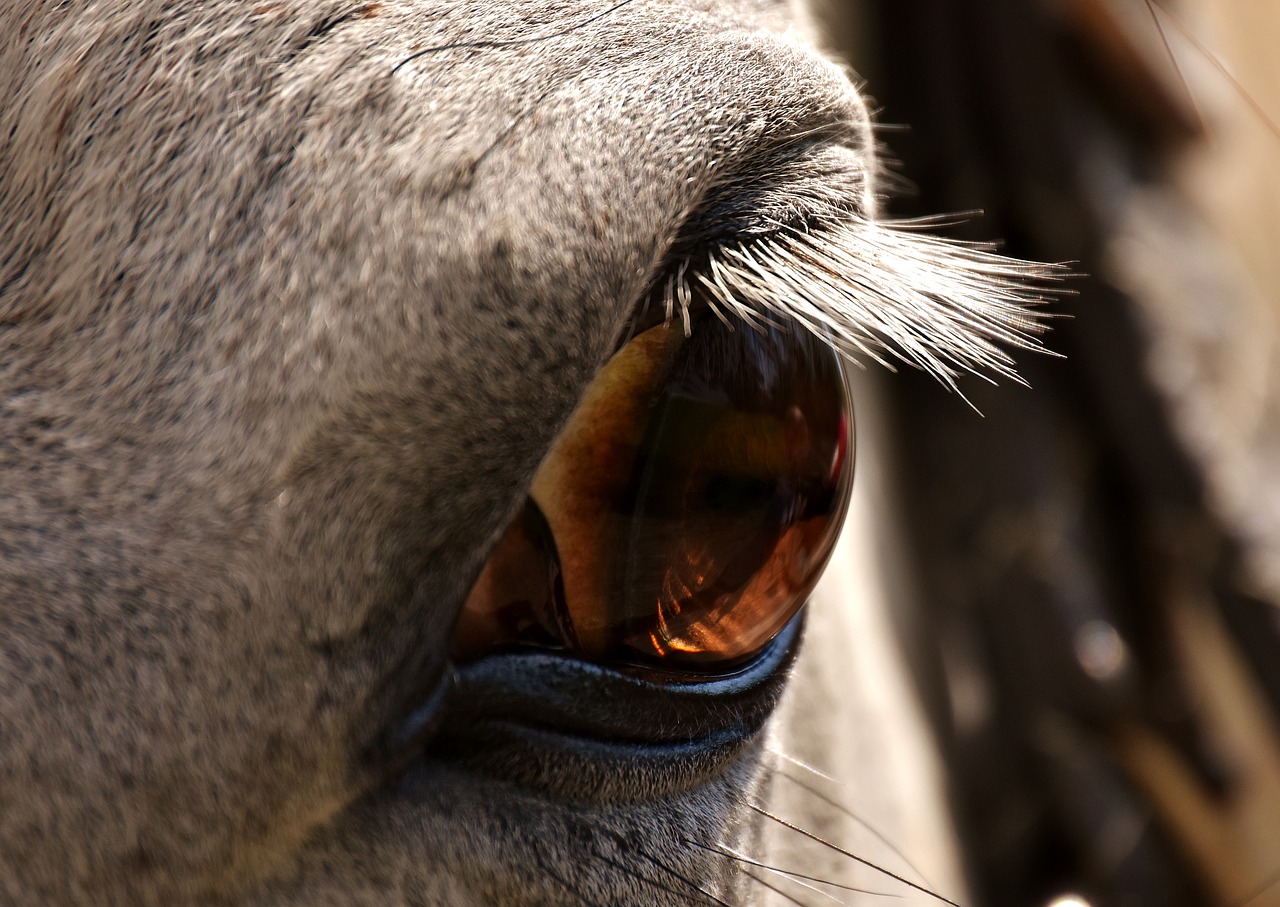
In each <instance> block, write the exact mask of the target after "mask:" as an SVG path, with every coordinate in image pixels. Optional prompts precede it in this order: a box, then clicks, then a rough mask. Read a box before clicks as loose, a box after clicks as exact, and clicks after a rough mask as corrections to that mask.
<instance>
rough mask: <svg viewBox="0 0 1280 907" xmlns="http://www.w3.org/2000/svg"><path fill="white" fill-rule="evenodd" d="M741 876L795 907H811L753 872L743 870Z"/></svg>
mask: <svg viewBox="0 0 1280 907" xmlns="http://www.w3.org/2000/svg"><path fill="white" fill-rule="evenodd" d="M742 874H743V875H744V876H746V877H747V878H748V879H750V880H751V881H753V882H755V883H756V884H757V885H760V886H761V887H763V888H768V889H769V890H770V891H772V892H773V893H775V894H778V895H781V896H782V897H784V898H786V899H787V900H788V901H790V902H791V903H793V904H795V905H796V907H812V905H810V904H806V903H805V902H804V901H802V900H800V899H799V898H797V897H796V896H795V895H793V894H791V893H789V892H786V891H783V890H782V889H781V888H779V887H778V886H777V885H774V884H773V883H772V882H768V881H766V880H765V879H762V878H760V877H759V876H758V875H756V874H755V873H754V872H751V871H749V870H746V869H744V870H743V871H742ZM821 893H822V892H819V894H821ZM827 897H831V896H830V895H827ZM833 900H835V899H834V898H833ZM837 903H841V904H843V903H844V902H843V901H837Z"/></svg>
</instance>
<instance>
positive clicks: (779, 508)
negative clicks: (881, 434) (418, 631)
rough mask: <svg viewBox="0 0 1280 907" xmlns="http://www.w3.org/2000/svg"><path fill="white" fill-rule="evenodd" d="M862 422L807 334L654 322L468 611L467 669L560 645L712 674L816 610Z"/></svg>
mask: <svg viewBox="0 0 1280 907" xmlns="http://www.w3.org/2000/svg"><path fill="white" fill-rule="evenodd" d="M852 477H853V418H852V411H851V408H850V405H849V402H848V396H847V393H846V389H845V382H844V373H843V371H842V369H841V366H840V362H839V359H838V357H837V356H836V354H835V353H834V352H832V350H831V349H830V348H829V347H828V346H827V345H826V344H824V343H822V342H820V341H819V340H817V339H815V338H813V337H812V336H811V335H810V334H809V333H808V332H806V331H803V330H800V329H799V328H783V327H773V326H766V327H764V328H762V329H760V330H756V329H753V328H750V327H746V326H744V327H742V328H741V329H738V330H730V329H729V328H728V327H727V326H725V325H724V324H722V323H721V322H720V321H718V320H716V319H713V318H711V317H709V316H704V317H702V318H699V319H696V320H695V322H694V325H693V329H692V331H691V333H690V335H689V336H688V337H686V336H685V334H684V332H683V331H682V330H681V329H680V328H679V327H675V326H671V325H659V326H657V327H654V328H650V329H649V330H647V331H645V332H644V333H641V334H639V335H637V336H636V337H634V338H633V339H632V340H631V341H630V342H629V343H627V344H626V346H624V347H623V348H622V349H621V350H619V351H618V353H617V354H615V355H614V357H613V358H612V359H611V360H610V361H609V362H608V363H606V365H605V366H604V368H603V369H602V370H601V372H600V374H599V375H598V376H597V377H596V379H595V381H594V382H593V383H592V384H591V386H590V387H589V388H588V389H587V392H586V394H585V395H584V397H583V399H582V401H581V402H580V403H579V405H578V408H577V409H576V410H575V411H574V414H573V416H572V417H571V418H570V421H569V424H568V425H567V426H566V428H565V430H564V432H563V433H562V434H561V435H560V437H559V438H558V439H557V440H556V443H555V445H554V447H553V448H552V450H551V452H550V454H549V455H548V456H547V458H546V460H544V461H543V463H542V465H541V467H539V470H538V473H537V475H536V476H535V477H534V481H533V486H532V489H531V491H530V494H529V498H528V500H527V501H526V503H525V505H524V507H523V509H522V511H521V512H520V514H519V515H518V516H517V518H516V519H515V520H514V521H513V523H512V525H511V526H510V527H509V528H508V530H507V531H506V533H505V534H504V536H503V537H502V539H501V540H500V541H499V543H498V545H497V547H496V548H495V550H494V552H493V554H492V555H491V556H490V558H489V561H488V563H487V564H486V565H485V567H484V569H483V570H482V572H481V574H480V577H479V578H478V579H477V581H476V584H475V586H474V587H473V588H472V591H471V593H470V595H469V597H468V599H467V602H466V604H465V606H464V607H463V610H462V613H461V615H460V617H459V621H458V625H457V629H456V631H455V636H454V657H455V658H456V659H457V660H459V661H467V660H471V659H474V658H477V657H479V656H480V655H483V654H485V653H487V652H490V651H493V650H495V649H502V648H510V647H514V646H522V645H523V646H535V647H553V648H558V649H561V650H563V651H565V652H566V653H568V654H572V655H575V656H577V657H580V658H584V659H587V660H590V661H596V662H602V663H616V664H630V665H639V666H647V667H650V668H653V667H657V668H661V669H665V670H672V671H679V672H686V673H688V672H692V673H695V674H696V673H714V672H723V671H725V670H729V669H732V668H734V667H735V666H737V665H739V664H741V663H743V662H745V661H748V660H749V659H751V658H752V657H753V656H755V655H757V654H758V653H759V652H760V651H761V650H762V649H763V647H764V646H765V645H766V644H767V643H768V642H769V641H770V640H771V639H773V637H774V636H776V635H777V634H778V633H779V632H780V631H781V630H782V628H783V627H784V626H786V624H787V623H788V622H789V621H790V620H791V618H792V617H794V616H795V614H796V612H797V611H798V610H799V609H800V607H801V606H802V605H803V604H804V602H805V600H806V599H807V597H808V595H809V593H810V592H811V591H812V590H813V586H814V585H815V583H816V582H817V580H818V577H819V575H820V574H821V572H822V569H823V567H825V566H826V562H827V559H828V558H829V556H830V554H831V549H832V546H833V545H834V543H835V539H836V536H837V535H838V533H839V529H840V524H841V521H842V519H843V516H844V510H845V505H846V503H847V501H848V495H849V488H850V486H851V484H852Z"/></svg>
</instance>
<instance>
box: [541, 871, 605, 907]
mask: <svg viewBox="0 0 1280 907" xmlns="http://www.w3.org/2000/svg"><path fill="white" fill-rule="evenodd" d="M538 868H540V869H541V870H542V871H543V872H545V873H546V874H547V877H548V878H550V879H551V880H552V881H554V882H557V883H559V885H560V887H561V888H563V889H564V890H565V891H567V892H569V894H571V895H573V896H574V897H575V898H577V899H578V900H579V901H581V902H582V903H583V904H585V905H586V907H604V904H601V903H600V902H599V901H593V900H591V899H590V898H589V897H587V896H586V895H585V894H583V893H582V892H581V891H579V890H578V889H576V888H574V887H573V886H572V885H570V884H569V883H568V882H567V881H566V880H565V879H564V878H563V877H562V876H561V875H560V874H559V873H558V872H556V871H555V870H554V869H552V868H551V867H550V866H548V865H547V864H546V863H544V862H543V861H542V860H539V861H538Z"/></svg>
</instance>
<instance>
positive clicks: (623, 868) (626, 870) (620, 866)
mask: <svg viewBox="0 0 1280 907" xmlns="http://www.w3.org/2000/svg"><path fill="white" fill-rule="evenodd" d="M594 856H595V858H596V859H597V860H599V861H601V862H602V863H605V864H606V865H608V866H612V867H613V868H614V869H616V870H618V871H619V872H621V873H623V874H624V875H628V876H631V878H633V879H638V880H639V881H641V882H644V883H646V884H648V885H652V886H653V887H654V888H657V889H658V890H659V891H665V892H666V893H667V894H673V895H677V896H678V895H680V894H681V892H680V891H679V890H677V889H675V888H672V887H671V886H670V885H664V884H663V883H662V882H659V881H658V880H657V879H651V878H649V876H647V875H645V874H644V873H641V872H637V871H636V870H634V869H632V868H631V867H630V866H627V865H626V864H625V863H620V862H618V861H617V860H615V859H613V858H612V857H606V856H605V855H604V854H602V853H600V852H599V851H596V852H595V854H594ZM697 890H698V891H700V892H701V891H702V889H700V888H699V889H697ZM702 893H704V894H705V892H702ZM722 903H723V902H722Z"/></svg>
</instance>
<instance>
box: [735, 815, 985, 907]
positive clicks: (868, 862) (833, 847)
mask: <svg viewBox="0 0 1280 907" xmlns="http://www.w3.org/2000/svg"><path fill="white" fill-rule="evenodd" d="M748 805H749V806H750V807H751V809H753V810H755V811H756V812H757V813H759V814H760V815H762V816H764V817H765V818H766V819H769V820H770V821H773V822H776V823H778V824H779V825H781V826H782V827H783V828H789V829H790V830H791V831H794V832H795V833H796V834H798V835H803V836H804V837H806V838H808V839H809V840H811V841H814V842H816V843H818V844H821V845H822V846H823V847H826V848H827V849H829V850H833V851H835V852H836V853H838V854H840V855H841V856H844V857H846V858H848V859H850V860H853V861H854V862H855V863H861V864H862V865H863V866H866V867H867V868H868V869H873V870H875V871H876V872H878V873H880V874H881V875H885V876H888V877H889V878H891V879H893V880H894V881H896V882H900V883H902V884H903V885H906V886H907V887H908V888H911V889H913V890H915V891H919V892H920V893H921V894H927V895H928V896H929V897H931V898H933V899H935V900H938V901H941V902H942V903H944V904H950V905H951V907H960V904H958V903H957V902H955V901H953V900H951V899H950V898H948V897H944V896H943V895H941V894H938V892H936V891H931V890H930V889H928V888H926V887H925V886H923V885H920V884H917V883H916V882H913V881H911V880H910V879H908V878H906V877H904V876H901V875H899V874H898V873H896V872H894V871H893V870H891V869H887V868H885V867H884V866H880V865H879V864H877V863H875V862H873V861H871V860H868V859H867V858H866V857H860V856H858V855H857V854H856V853H852V852H850V851H848V850H845V849H844V848H843V847H840V846H839V845H838V844H832V843H831V842H830V841H828V840H826V839H825V838H822V837H820V836H819V835H815V834H814V833H813V832H811V831H807V830H806V829H803V828H801V827H800V826H799V825H796V824H794V823H792V822H788V821H787V820H786V819H783V818H782V817H780V816H775V815H774V814H773V813H771V812H769V811H768V810H766V809H765V808H763V807H761V806H759V805H757V804H755V803H751V804H748Z"/></svg>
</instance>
